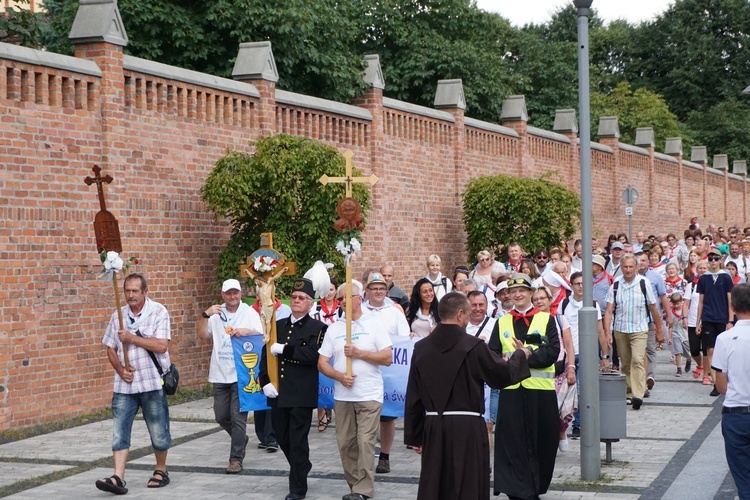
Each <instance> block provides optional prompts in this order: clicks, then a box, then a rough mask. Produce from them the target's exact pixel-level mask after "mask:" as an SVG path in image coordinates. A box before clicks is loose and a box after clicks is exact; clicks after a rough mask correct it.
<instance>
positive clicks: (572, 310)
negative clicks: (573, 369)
mask: <svg viewBox="0 0 750 500" xmlns="http://www.w3.org/2000/svg"><path fill="white" fill-rule="evenodd" d="M582 307H583V301H581V302H578V301H577V300H575V299H574V298H573V296H572V295H571V296H570V297H568V303H567V304H566V305H565V310H564V311H562V314H563V317H564V318H565V319H567V320H568V324H569V325H570V336H571V338H572V339H573V351H574V352H575V353H576V355H577V354H578V311H579V310H580V309H581V308H582ZM594 307H595V308H596V319H598V320H601V319H602V310H601V309H600V308H599V306H597V305H596V304H595V305H594Z"/></svg>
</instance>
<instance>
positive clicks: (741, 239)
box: [310, 223, 750, 472]
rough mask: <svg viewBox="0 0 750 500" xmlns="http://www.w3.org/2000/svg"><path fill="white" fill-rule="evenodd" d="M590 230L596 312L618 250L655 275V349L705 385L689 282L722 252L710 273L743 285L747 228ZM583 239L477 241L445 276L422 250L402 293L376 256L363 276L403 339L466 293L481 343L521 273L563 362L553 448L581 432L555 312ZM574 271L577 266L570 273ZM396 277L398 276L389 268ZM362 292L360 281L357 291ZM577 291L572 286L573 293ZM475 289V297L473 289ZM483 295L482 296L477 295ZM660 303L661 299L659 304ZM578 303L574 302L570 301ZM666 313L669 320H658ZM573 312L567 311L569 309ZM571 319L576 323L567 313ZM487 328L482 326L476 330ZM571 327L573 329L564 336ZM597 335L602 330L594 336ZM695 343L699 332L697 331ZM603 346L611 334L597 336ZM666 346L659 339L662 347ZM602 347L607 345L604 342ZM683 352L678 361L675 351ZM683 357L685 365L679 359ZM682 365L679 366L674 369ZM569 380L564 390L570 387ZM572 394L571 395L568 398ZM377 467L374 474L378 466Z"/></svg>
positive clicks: (322, 310)
mask: <svg viewBox="0 0 750 500" xmlns="http://www.w3.org/2000/svg"><path fill="white" fill-rule="evenodd" d="M602 243H604V242H600V241H599V238H596V237H595V238H593V239H592V241H591V243H590V246H589V250H590V251H591V254H592V257H593V265H592V271H593V272H592V276H591V280H592V284H593V285H594V286H593V295H594V300H595V305H597V306H598V307H599V308H600V310H601V312H602V317H603V315H604V311H605V308H606V296H607V291H608V290H609V288H610V286H611V285H612V283H613V282H614V280H615V279H616V278H617V277H619V276H621V275H622V272H621V270H620V262H621V261H622V259H623V258H624V257H625V256H635V257H636V259H637V261H638V272H639V273H640V274H646V273H647V272H648V271H650V272H648V276H649V277H650V280H658V281H660V283H658V285H655V286H657V287H658V288H660V289H661V288H663V289H664V290H665V292H666V297H667V299H668V300H666V301H663V302H661V301H659V300H657V304H658V310H659V313H660V314H661V316H662V321H663V324H664V332H665V341H664V343H659V344H658V345H657V349H666V348H669V349H671V351H672V361H673V362H674V363H675V376H677V377H680V376H682V375H683V373H688V372H690V370H691V367H692V362H695V369H694V370H693V377H694V378H696V379H700V378H701V375H703V380H702V382H703V383H704V384H706V385H709V384H712V383H713V381H712V380H710V379H709V376H710V375H709V373H708V370H706V371H705V373H703V359H702V355H701V352H700V351H701V350H700V349H698V351H699V352H698V354H697V356H691V353H692V352H695V350H691V349H689V347H688V346H689V345H690V343H689V342H688V338H689V337H690V341H691V342H692V341H695V340H696V336H695V327H696V315H697V309H698V293H697V291H696V286H697V282H698V278H699V277H700V276H701V275H703V274H705V273H707V272H709V265H708V257H709V253H716V250H718V251H719V252H721V256H722V257H721V266H720V270H719V271H718V272H720V273H728V274H729V275H731V277H732V281H733V282H734V284H739V283H745V282H747V281H748V279H749V275H750V267H748V263H749V262H750V227H748V228H744V229H740V228H739V227H736V226H731V227H729V228H727V229H725V228H723V227H716V226H715V225H713V224H711V225H709V226H708V227H707V228H706V230H705V231H703V230H702V229H701V228H699V227H698V225H697V223H693V224H691V225H690V226H689V228H688V229H686V230H684V231H683V232H681V233H679V237H678V236H677V235H676V234H675V233H669V234H652V235H646V233H645V232H643V231H638V232H637V233H636V234H635V238H634V239H633V241H630V239H629V238H628V236H627V235H625V234H623V233H620V234H611V235H609V237H608V238H607V240H606V243H604V244H602ZM583 251H584V245H583V242H582V241H581V240H580V239H579V240H575V241H572V242H568V243H567V244H561V245H559V246H556V247H552V248H549V249H547V248H540V249H535V250H534V251H533V252H528V251H527V249H524V248H522V247H521V245H520V244H518V243H515V242H511V243H508V244H507V245H505V246H503V247H501V248H499V249H493V248H486V249H484V250H482V251H480V252H478V253H477V255H476V262H475V263H472V264H469V265H460V266H458V267H456V268H455V269H453V272H452V273H450V275H446V274H444V269H443V266H442V261H441V258H440V257H439V256H438V255H429V256H428V257H427V259H426V261H425V264H426V274H425V276H424V277H423V278H421V279H419V280H417V282H416V283H414V285H413V286H411V287H406V290H409V291H410V293H409V294H407V293H405V291H404V290H402V289H401V288H400V287H399V286H398V285H397V284H396V282H397V281H398V279H395V280H394V268H393V266H391V265H389V264H385V265H383V266H382V267H380V268H370V269H367V270H366V271H365V272H364V274H363V276H362V282H363V283H368V282H370V281H371V280H372V278H373V275H375V274H380V275H381V276H379V277H377V278H376V279H382V280H384V281H385V282H386V284H387V288H388V295H387V297H388V298H387V299H386V301H387V302H388V303H389V305H393V306H395V307H397V308H399V309H400V310H401V311H403V313H404V314H405V315H406V319H407V322H408V325H409V329H410V335H411V336H412V337H427V336H428V335H430V333H431V332H432V331H433V330H434V329H435V327H436V325H437V324H438V323H440V317H439V314H438V302H439V301H440V299H441V298H442V297H443V296H444V295H445V294H447V293H449V292H451V291H457V292H461V293H464V294H466V295H468V297H469V299H470V302H471V305H472V310H471V314H472V318H471V322H470V324H469V326H468V327H467V333H469V334H473V335H475V336H477V337H480V338H482V339H483V340H485V342H487V343H489V340H490V339H489V337H490V333H491V332H492V326H493V325H494V322H495V321H497V320H498V319H499V318H500V317H502V316H504V315H505V314H510V313H511V311H512V309H513V302H512V300H511V299H510V294H509V293H508V288H507V282H508V280H511V279H512V278H513V276H514V275H515V274H517V273H523V274H525V275H527V276H528V277H529V278H530V280H531V286H532V288H533V291H534V293H533V299H532V303H533V306H534V307H535V308H538V310H540V311H544V312H548V313H550V315H551V316H553V317H554V318H555V324H556V327H557V330H558V335H559V345H560V354H559V358H558V364H559V365H560V366H561V367H562V368H561V369H560V370H556V380H555V388H556V391H557V392H558V397H557V399H558V406H559V410H560V412H559V413H560V428H559V443H558V446H559V451H562V452H564V451H566V450H567V449H568V441H567V430H568V429H569V428H570V424H571V423H572V433H571V434H570V435H571V436H572V437H573V438H578V437H580V428H579V425H580V423H579V419H578V415H577V411H575V410H576V409H577V408H576V406H577V390H574V388H575V386H576V372H577V360H578V356H577V355H578V348H577V347H578V346H577V344H578V333H577V324H571V323H573V321H568V318H571V315H567V314H566V315H565V316H563V315H562V314H561V312H562V309H563V308H564V307H566V305H565V304H568V300H566V299H569V298H570V297H571V295H573V291H572V287H571V277H573V278H575V277H576V276H577V277H579V279H578V285H579V286H580V282H581V281H582V278H583V277H582V276H581V274H580V272H581V269H582V267H583V266H582V258H583ZM576 273H579V274H576ZM396 278H397V276H396ZM336 285H337V284H336V283H335V282H334V283H333V284H332V285H331V289H330V290H331V293H329V294H328V296H327V297H325V298H323V299H321V300H320V302H319V303H318V304H316V306H315V307H314V308H313V310H312V311H311V313H310V314H311V315H313V316H315V317H316V318H318V319H320V320H321V321H324V322H325V323H328V324H331V323H333V322H335V321H337V320H338V319H339V318H340V317H341V316H342V314H343V313H342V311H341V308H339V305H338V301H337V300H336V289H337V288H336ZM363 294H364V295H365V297H364V298H365V299H367V297H366V294H367V289H366V288H365V290H364V291H363ZM579 294H580V292H579ZM482 296H483V297H482ZM482 299H486V300H482ZM663 305H667V307H669V311H666V310H665V308H664V307H663ZM576 311H577V309H576ZM670 315H671V320H670V321H669V322H668V321H667V318H668V316H670ZM574 316H575V311H574V314H573V317H574ZM488 322H489V325H487V323H488ZM575 322H576V323H577V321H575ZM485 326H486V328H485ZM571 327H573V330H574V331H573V335H571ZM600 335H601V334H600ZM697 341H698V342H700V339H697ZM606 342H609V343H610V344H611V343H612V342H613V339H611V338H609V339H607V340H606ZM664 344H666V345H664ZM605 346H606V344H605ZM611 352H612V359H611V364H610V362H607V365H606V368H607V369H611V370H618V369H619V359H618V357H617V350H616V346H615V345H613V346H612V350H611ZM683 356H684V359H683ZM573 357H575V359H576V364H575V365H572V366H573V367H575V368H576V370H573V369H571V370H568V369H567V367H569V366H571V365H569V364H568V363H569V362H571V363H572V361H567V360H572V359H573ZM683 362H684V367H683ZM683 370H684V371H683ZM569 388H570V390H569ZM571 394H573V395H575V396H574V397H570V396H571ZM488 399H491V404H488V411H487V414H486V416H485V420H486V422H487V428H488V432H489V433H490V435H491V433H492V428H493V425H494V422H495V421H496V416H497V391H495V390H493V391H492V395H491V397H490V398H488ZM319 418H320V422H321V424H322V425H321V427H319V429H318V430H319V431H322V430H325V427H327V423H328V422H329V421H330V418H331V415H330V410H329V413H328V414H326V413H324V410H323V409H319ZM378 472H381V471H380V470H378Z"/></svg>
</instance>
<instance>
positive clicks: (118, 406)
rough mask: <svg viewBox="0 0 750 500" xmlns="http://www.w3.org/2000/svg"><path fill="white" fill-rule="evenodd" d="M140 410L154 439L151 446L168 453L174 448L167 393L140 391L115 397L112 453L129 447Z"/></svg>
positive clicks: (116, 394) (114, 395) (113, 404)
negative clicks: (136, 415)
mask: <svg viewBox="0 0 750 500" xmlns="http://www.w3.org/2000/svg"><path fill="white" fill-rule="evenodd" d="M138 408H141V409H142V410H143V420H145V421H146V427H147V428H148V434H149V436H151V446H153V448H154V450H156V451H166V450H168V449H169V447H170V446H171V445H172V436H171V435H170V433H169V406H167V397H166V396H165V395H164V391H163V390H161V389H159V390H158V391H149V392H141V393H138V394H120V393H117V392H115V393H114V394H113V395H112V419H113V420H114V429H113V431H112V451H119V450H127V449H129V448H130V433H131V431H132V430H133V420H135V414H136V413H138Z"/></svg>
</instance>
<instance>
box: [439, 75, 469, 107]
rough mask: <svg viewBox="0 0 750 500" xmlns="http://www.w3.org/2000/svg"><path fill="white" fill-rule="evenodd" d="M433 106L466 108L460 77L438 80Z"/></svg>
mask: <svg viewBox="0 0 750 500" xmlns="http://www.w3.org/2000/svg"><path fill="white" fill-rule="evenodd" d="M434 106H435V108H437V109H441V108H451V109H454V108H458V109H466V99H465V98H464V84H463V82H462V81H461V79H460V78H458V79H455V80H438V84H437V90H436V91H435V103H434Z"/></svg>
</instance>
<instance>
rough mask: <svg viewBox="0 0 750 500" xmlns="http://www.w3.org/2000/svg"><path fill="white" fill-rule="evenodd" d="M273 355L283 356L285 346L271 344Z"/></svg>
mask: <svg viewBox="0 0 750 500" xmlns="http://www.w3.org/2000/svg"><path fill="white" fill-rule="evenodd" d="M270 351H271V354H273V355H274V356H278V355H279V354H282V353H283V352H284V344H279V343H278V342H276V343H275V344H271V349H270Z"/></svg>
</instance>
